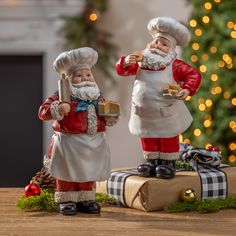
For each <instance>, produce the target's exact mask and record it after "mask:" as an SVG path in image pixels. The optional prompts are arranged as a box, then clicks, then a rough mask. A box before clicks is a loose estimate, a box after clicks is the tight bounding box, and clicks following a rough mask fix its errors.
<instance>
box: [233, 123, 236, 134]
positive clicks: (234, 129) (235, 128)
mask: <svg viewBox="0 0 236 236" xmlns="http://www.w3.org/2000/svg"><path fill="white" fill-rule="evenodd" d="M232 131H233V132H234V133H236V125H235V126H234V127H233V128H232Z"/></svg>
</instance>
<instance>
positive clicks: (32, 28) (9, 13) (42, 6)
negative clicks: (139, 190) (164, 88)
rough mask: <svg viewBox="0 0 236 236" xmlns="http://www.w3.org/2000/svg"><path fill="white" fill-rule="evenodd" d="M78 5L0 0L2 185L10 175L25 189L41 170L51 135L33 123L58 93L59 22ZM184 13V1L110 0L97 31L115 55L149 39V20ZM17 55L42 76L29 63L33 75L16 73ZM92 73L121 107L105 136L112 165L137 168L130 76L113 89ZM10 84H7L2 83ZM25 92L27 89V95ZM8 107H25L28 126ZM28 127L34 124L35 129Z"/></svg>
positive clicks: (46, 126) (64, 0)
mask: <svg viewBox="0 0 236 236" xmlns="http://www.w3.org/2000/svg"><path fill="white" fill-rule="evenodd" d="M83 5H84V1H82V0H0V29H1V30H0V57H1V58H0V59H1V61H2V62H6V57H8V60H10V62H9V63H5V66H3V65H4V63H0V73H2V75H3V74H4V78H3V76H2V75H1V80H2V81H3V80H4V81H5V83H4V85H5V87H4V86H3V84H0V94H2V97H1V101H8V97H11V98H12V100H10V101H11V102H7V104H8V105H7V108H6V111H4V115H2V117H5V118H6V119H4V120H0V122H1V123H2V124H3V126H4V127H5V131H3V132H2V136H1V140H0V145H1V146H0V147H1V150H3V152H2V156H3V159H4V160H5V163H3V165H2V166H1V168H2V169H1V173H2V175H1V176H0V178H1V179H3V183H7V181H8V180H9V176H12V179H21V181H19V182H18V183H17V184H18V185H24V182H25V181H26V180H25V179H28V178H30V177H32V176H33V175H34V174H35V172H36V171H37V170H38V169H39V168H40V167H41V162H42V156H43V154H44V153H45V152H46V150H47V147H48V144H49V140H50V137H51V135H52V133H53V132H52V128H51V124H52V123H51V122H43V123H42V122H41V121H38V118H37V111H38V108H39V106H40V103H41V102H42V101H43V100H45V99H46V98H47V97H48V96H49V95H51V94H52V93H53V92H54V91H55V90H56V89H57V79H58V75H57V74H56V73H55V72H54V70H53V66H52V64H53V61H54V59H55V58H56V56H57V55H58V54H59V53H60V52H61V51H62V50H63V38H61V37H59V36H58V29H60V27H61V25H62V23H63V22H62V20H61V19H60V16H61V15H68V16H70V15H73V14H78V13H79V12H80V11H81V9H82V8H83ZM189 12H190V9H189V7H187V6H186V4H185V1H184V0H165V1H163V0H148V1H143V0H119V1H117V0H110V1H109V5H108V10H107V12H106V14H104V15H103V16H102V17H101V19H100V22H99V27H101V28H103V29H105V30H106V31H108V32H110V33H111V34H113V42H114V43H115V44H116V45H118V46H119V48H120V51H119V56H121V55H127V54H129V53H131V52H134V51H136V50H140V49H143V48H144V47H145V46H146V44H147V43H148V42H150V41H151V40H152V39H151V36H150V35H149V33H148V32H147V24H148V22H149V20H150V19H151V18H153V17H157V16H170V17H174V18H176V19H177V20H180V21H182V22H184V23H186V22H187V19H188V14H189ZM178 52H180V51H179V50H178ZM19 56H33V57H37V58H39V59H38V60H39V64H40V63H41V64H40V66H41V67H40V68H41V69H42V71H41V72H40V73H41V74H42V75H41V74H40V73H38V72H37V70H38V69H36V70H34V65H32V66H31V68H32V72H31V74H29V73H28V72H27V70H28V69H27V63H28V62H27V60H26V62H25V63H26V64H24V66H23V68H25V69H24V70H23V72H22V74H21V73H20V72H19V71H21V70H18V69H19V65H17V62H16V61H17V60H20V61H21V62H22V59H20V57H19ZM40 58H41V59H40ZM1 61H0V62H1ZM13 61H14V63H13V64H12V62H13ZM22 63H23V62H22ZM12 65H14V66H12ZM38 66H39V65H38ZM17 68H18V69H17ZM37 68H38V67H37ZM114 70H115V65H114ZM9 71H11V72H14V73H12V74H11V78H10V77H8V76H9V74H10V73H9ZM35 73H37V74H38V75H39V79H41V80H42V81H41V82H40V83H39V85H37V83H34V81H32V80H33V79H35V78H36V77H35V78H32V77H33V75H34V74H35ZM27 74H28V80H25V82H23V80H21V78H23V77H25V76H26V75H27ZM29 75H30V76H29ZM94 75H95V77H97V78H98V80H99V81H98V84H99V86H100V88H101V90H102V91H103V93H104V95H105V97H107V98H110V99H113V100H117V101H119V102H120V104H121V112H122V115H121V117H120V121H119V123H118V125H116V126H115V127H114V128H108V132H107V138H108V142H109V144H110V150H111V159H112V167H113V168H117V167H133V166H137V165H138V164H139V163H140V162H142V161H143V158H142V150H141V145H140V140H139V138H137V137H134V136H132V135H131V134H130V133H129V130H128V120H129V115H130V102H131V93H132V87H133V82H134V78H133V77H129V78H127V77H126V78H121V77H119V76H118V75H115V78H116V85H112V84H111V83H109V82H107V80H106V79H105V78H104V77H102V76H101V75H100V74H99V72H97V71H95V72H94ZM9 80H11V81H12V85H11V86H10V84H8V82H7V81H9ZM27 81H30V82H31V83H29V82H27ZM23 83H25V84H23ZM34 85H35V86H34ZM12 86H15V89H16V91H18V92H19V95H17V96H15V95H16V94H14V93H15V92H13V90H12V89H13V87H12ZM36 86H39V87H38V88H37V87H36ZM3 90H4V93H3ZM29 90H32V91H31V93H29V92H28V91H29ZM34 91H35V92H34ZM39 91H40V93H39ZM41 91H42V92H41ZM37 93H38V95H37V96H38V97H37V98H36V100H35V101H36V102H34V103H35V104H34V103H33V104H30V102H29V101H30V100H32V101H33V97H34V95H36V94H37ZM12 103H13V104H14V106H18V107H21V106H22V107H25V108H26V109H25V110H26V113H27V112H28V111H29V110H30V111H31V113H29V112H28V113H27V116H28V118H29V119H28V120H27V124H26V122H24V121H25V120H26V118H24V115H25V112H24V109H19V111H17V113H14V114H13V113H12V105H11V104H12ZM30 106H31V107H30ZM14 110H15V109H14ZM30 114H33V115H30ZM9 117H10V118H11V119H10V118H9ZM36 120H37V121H36ZM13 122H14V123H16V124H19V125H16V127H17V126H20V127H21V128H22V129H21V130H17V128H14V129H11V128H10V127H11V124H12V123H13ZM31 123H32V124H33V123H35V126H33V125H31ZM34 127H37V128H34ZM30 135H31V136H32V138H31V136H30ZM6 136H9V140H10V141H7V143H8V144H9V145H8V146H7V147H6V144H4V140H6V139H5V137H6ZM24 137H28V139H25V138H24ZM41 137H42V142H39V141H38V145H36V146H37V147H36V146H35V147H34V143H35V140H37V139H38V140H39V139H41ZM19 142H20V144H19V145H18V146H19V148H18V149H17V148H14V147H16V146H15V145H14V143H19ZM38 148H40V151H38ZM29 150H31V151H29ZM29 170H30V171H31V172H29ZM11 172H12V173H11ZM13 172H14V175H13ZM4 179H5V180H4ZM2 185H3V184H2ZM9 185H11V184H9ZM13 185H14V184H13ZM0 186H1V184H0Z"/></svg>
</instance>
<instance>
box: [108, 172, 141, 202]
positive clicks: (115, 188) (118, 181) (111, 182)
mask: <svg viewBox="0 0 236 236" xmlns="http://www.w3.org/2000/svg"><path fill="white" fill-rule="evenodd" d="M132 175H137V170H136V169H130V170H125V171H115V172H112V173H111V175H110V177H109V179H108V181H107V194H108V195H110V196H112V197H114V198H115V199H116V200H117V201H118V202H119V203H120V204H121V205H123V206H126V203H125V181H126V179H127V178H128V177H129V176H132Z"/></svg>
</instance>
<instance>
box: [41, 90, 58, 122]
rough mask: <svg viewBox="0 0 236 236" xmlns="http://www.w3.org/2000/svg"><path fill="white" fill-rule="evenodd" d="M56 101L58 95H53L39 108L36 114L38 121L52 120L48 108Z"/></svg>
mask: <svg viewBox="0 0 236 236" xmlns="http://www.w3.org/2000/svg"><path fill="white" fill-rule="evenodd" d="M56 100H58V95H57V94H53V95H52V96H51V97H49V98H48V99H47V100H46V101H45V102H44V103H43V104H42V105H41V106H40V108H39V112H38V117H39V119H40V120H52V116H51V111H50V106H51V104H52V103H53V102H54V101H56Z"/></svg>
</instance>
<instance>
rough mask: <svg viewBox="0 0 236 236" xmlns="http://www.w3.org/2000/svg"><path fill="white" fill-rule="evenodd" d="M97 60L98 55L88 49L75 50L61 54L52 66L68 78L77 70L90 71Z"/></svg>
mask: <svg viewBox="0 0 236 236" xmlns="http://www.w3.org/2000/svg"><path fill="white" fill-rule="evenodd" d="M97 60H98V53H97V52H96V51H95V50H94V49H92V48H89V47H82V48H77V49H74V50H71V51H67V52H62V53H61V54H60V55H59V56H58V57H57V58H56V60H55V61H54V63H53V66H54V68H55V70H56V71H57V72H58V73H59V74H62V73H65V74H66V75H68V76H70V75H72V73H73V72H75V71H76V70H79V69H84V68H87V69H91V68H92V67H93V66H94V65H95V64H96V62H97Z"/></svg>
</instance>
